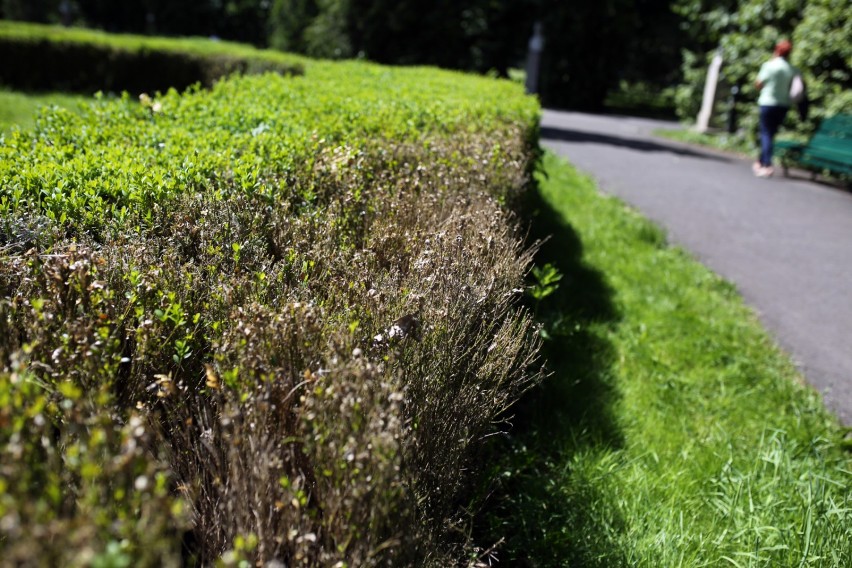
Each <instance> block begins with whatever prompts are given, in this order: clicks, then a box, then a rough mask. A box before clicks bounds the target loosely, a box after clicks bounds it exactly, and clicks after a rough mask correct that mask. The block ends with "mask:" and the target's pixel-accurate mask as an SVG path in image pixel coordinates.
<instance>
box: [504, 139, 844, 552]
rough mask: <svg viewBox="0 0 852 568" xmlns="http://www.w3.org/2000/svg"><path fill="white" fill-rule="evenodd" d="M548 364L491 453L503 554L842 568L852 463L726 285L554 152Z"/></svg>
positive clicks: (545, 216)
mask: <svg viewBox="0 0 852 568" xmlns="http://www.w3.org/2000/svg"><path fill="white" fill-rule="evenodd" d="M544 172H545V173H546V176H543V177H541V179H540V182H541V184H540V198H541V200H540V202H539V203H538V204H537V214H536V216H535V217H534V221H533V223H534V226H535V227H537V231H541V232H542V233H546V232H549V233H551V234H553V235H554V237H553V238H552V239H551V241H550V242H549V243H548V245H547V246H546V247H545V248H544V249H543V251H542V254H541V258H540V263H544V262H553V263H555V264H557V266H558V267H559V268H560V270H562V272H563V274H564V277H563V279H562V287H561V288H560V291H559V292H558V293H557V294H554V295H553V296H552V297H551V298H548V300H549V303H548V304H547V305H545V306H542V310H541V313H545V314H547V316H546V318H545V319H546V320H547V321H546V326H547V328H548V329H550V335H551V337H552V339H551V340H550V342H549V343H550V360H551V364H552V369H553V372H554V373H553V376H552V377H551V378H550V380H549V382H548V383H547V384H546V385H545V387H544V389H543V390H542V391H541V392H540V393H538V394H537V396H535V397H532V398H530V399H529V400H527V401H526V404H525V405H523V407H522V408H521V409H520V410H519V417H518V418H517V421H516V423H517V424H518V426H519V427H520V428H521V432H520V433H519V434H516V435H515V437H514V438H513V439H512V440H511V441H510V443H509V444H508V445H507V446H506V447H504V448H502V449H503V450H504V454H503V455H504V457H505V458H504V460H503V461H502V463H501V464H500V466H499V467H501V469H502V471H501V474H502V476H503V477H502V478H503V479H504V480H505V486H504V487H502V488H501V493H500V495H501V497H500V498H499V499H498V502H499V503H500V505H499V507H498V509H499V510H498V511H496V512H494V519H495V523H496V524H497V525H498V526H499V530H500V531H501V532H502V533H504V534H505V533H509V534H513V535H514V536H513V537H512V538H511V539H509V541H508V543H507V546H506V550H505V551H504V556H509V557H511V560H508V559H506V558H505V557H504V558H503V560H505V561H507V562H508V564H509V565H514V564H515V563H523V564H524V565H531V566H575V565H576V566H608V567H609V566H649V567H657V566H838V567H840V566H852V492H850V489H852V457H850V455H849V454H848V453H847V452H844V451H843V450H842V449H841V440H842V437H843V431H842V429H841V428H840V427H839V425H838V424H837V422H836V420H835V419H834V418H833V417H832V416H830V415H829V414H828V413H827V412H826V410H825V409H824V408H823V406H822V404H821V401H820V399H819V397H818V396H817V395H816V394H815V393H814V392H813V391H812V390H811V389H810V388H808V387H806V386H803V384H802V381H801V377H800V376H799V374H798V373H797V371H796V369H795V368H794V366H793V365H792V364H791V362H790V360H789V358H788V357H787V355H785V354H784V353H782V352H781V351H780V350H779V349H778V347H777V346H776V345H775V343H774V342H773V340H772V338H771V337H770V336H769V335H768V334H767V333H766V332H765V331H764V330H763V328H762V327H761V325H760V324H759V322H758V320H757V319H756V317H755V315H754V313H753V312H752V311H751V310H750V309H748V308H747V307H746V306H744V305H743V302H742V300H741V298H740V296H739V294H738V293H737V291H736V290H735V288H734V287H733V286H731V285H730V284H728V283H727V282H725V281H723V280H722V279H720V278H719V277H717V276H716V275H714V274H713V273H711V272H710V271H709V270H708V269H706V268H705V267H703V266H702V265H700V264H699V263H697V262H696V261H694V260H693V259H692V258H690V256H689V255H688V254H686V253H685V252H683V251H682V250H679V249H677V248H674V247H671V246H669V245H668V244H667V243H666V239H665V235H664V234H663V233H662V232H661V231H660V230H659V229H658V228H656V227H655V226H654V225H652V224H651V223H650V222H649V221H647V220H646V219H644V218H643V217H641V216H640V215H639V214H637V213H636V212H634V211H633V210H631V209H629V208H628V207H626V206H625V205H624V204H623V203H621V202H620V201H618V200H616V199H613V198H609V197H605V196H602V195H600V194H599V193H597V190H596V188H595V186H594V184H593V183H592V182H591V181H590V180H589V179H588V178H585V177H583V176H580V175H578V174H577V172H576V171H574V170H573V169H572V168H571V167H570V166H568V165H567V164H565V163H564V162H562V161H560V160H558V159H557V158H555V157H554V156H552V155H547V156H546V157H545V161H544Z"/></svg>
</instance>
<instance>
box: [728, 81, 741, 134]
mask: <svg viewBox="0 0 852 568" xmlns="http://www.w3.org/2000/svg"><path fill="white" fill-rule="evenodd" d="M739 94H740V86H739V85H734V86H733V87H731V96H730V97H729V98H728V133H730V134H734V133H735V132H736V131H737V98H738V95H739Z"/></svg>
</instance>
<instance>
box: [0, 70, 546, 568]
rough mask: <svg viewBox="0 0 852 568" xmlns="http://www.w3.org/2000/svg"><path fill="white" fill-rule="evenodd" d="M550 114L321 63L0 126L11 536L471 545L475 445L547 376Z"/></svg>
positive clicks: (1, 513)
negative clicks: (544, 161) (539, 236)
mask: <svg viewBox="0 0 852 568" xmlns="http://www.w3.org/2000/svg"><path fill="white" fill-rule="evenodd" d="M538 114H539V108H538V106H537V103H536V101H535V100H534V99H532V98H529V97H526V96H525V95H524V94H523V92H522V89H521V88H520V87H519V86H517V85H515V84H513V83H510V82H507V81H497V80H490V79H485V78H477V77H473V76H467V75H462V74H458V73H451V72H445V71H438V70H435V69H426V68H419V69H417V68H415V69H400V68H389V67H381V66H377V65H371V64H366V63H357V62H350V63H341V64H331V63H321V62H310V61H306V62H305V73H304V76H291V77H283V76H280V75H277V74H265V75H259V76H244V77H232V78H229V79H226V80H222V81H220V82H218V83H216V84H215V86H213V87H212V89H210V90H209V91H206V90H202V89H200V88H194V89H190V90H189V91H187V92H185V93H183V94H179V93H178V92H177V91H176V90H174V89H173V90H170V91H169V92H167V93H165V94H164V95H161V96H155V97H142V99H141V100H137V99H135V98H132V97H130V96H124V97H123V98H122V99H117V100H112V101H105V102H101V103H99V104H92V105H90V106H86V107H84V108H81V109H80V110H79V111H78V112H76V113H75V112H69V111H65V110H60V109H53V110H45V111H44V113H43V114H42V115H41V116H40V117H39V119H38V122H37V126H36V127H35V129H34V130H33V131H32V132H24V131H17V130H16V131H13V132H12V133H11V134H9V135H7V136H5V137H4V138H0V180H2V182H0V184H2V185H0V454H1V455H2V459H0V464H2V465H0V470H2V475H0V556H2V557H3V558H4V559H5V560H6V561H8V562H10V563H13V564H18V565H53V564H55V565H80V564H93V565H94V564H104V565H105V564H110V565H127V564H128V563H133V564H134V565H166V566H168V565H182V564H202V565H210V564H213V563H216V562H220V563H223V564H224V565H236V564H239V563H242V562H250V563H252V564H258V565H260V564H262V565H269V564H268V563H270V562H279V563H283V564H284V565H287V566H370V565H414V564H416V565H435V566H439V565H440V566H445V565H449V564H456V563H467V562H469V561H472V559H473V560H475V558H476V552H475V551H476V546H477V543H475V542H472V541H471V540H470V537H469V536H466V535H469V534H470V531H469V529H468V521H469V517H470V515H471V514H473V511H475V504H476V502H477V501H476V495H478V494H480V492H481V491H483V488H487V485H481V484H482V483H487V478H486V477H483V475H482V474H483V471H484V470H485V466H484V464H482V463H481V462H480V461H479V460H478V459H477V457H478V456H479V455H480V454H479V452H480V451H481V450H482V448H483V445H484V443H485V440H486V439H487V438H488V437H489V436H490V435H492V434H494V433H497V432H500V431H502V430H503V429H504V428H505V424H503V422H502V421H503V420H504V419H505V412H506V410H507V409H508V408H509V406H510V405H511V404H512V403H513V401H515V400H516V399H517V398H518V397H519V396H520V394H521V393H522V392H524V391H525V390H526V389H527V388H529V387H530V386H532V385H533V384H535V382H536V381H537V380H538V379H539V378H540V371H539V365H538V363H537V353H538V348H539V344H538V341H537V339H536V338H537V334H536V333H535V330H534V329H533V327H532V323H531V317H530V315H529V314H528V313H527V311H526V310H525V309H524V308H523V305H522V302H521V298H522V296H523V289H524V277H525V274H526V272H527V270H528V268H529V263H530V257H531V254H532V251H531V250H530V249H529V248H528V247H527V246H526V245H525V244H524V241H523V239H522V234H523V233H522V231H520V230H519V227H518V226H517V224H516V222H515V221H514V216H513V214H512V208H513V204H515V203H517V202H518V201H519V200H520V199H521V198H522V197H523V195H524V191H525V189H526V188H527V186H528V184H529V183H530V175H531V171H532V169H533V168H534V166H535V163H536V158H537V153H536V148H537V144H536V139H537V128H538V126H537V125H538ZM484 544H486V545H490V544H492V543H484Z"/></svg>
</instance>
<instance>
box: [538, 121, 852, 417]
mask: <svg viewBox="0 0 852 568" xmlns="http://www.w3.org/2000/svg"><path fill="white" fill-rule="evenodd" d="M657 128H677V125H676V124H674V123H668V122H661V121H654V120H647V119H638V118H626V117H606V116H597V115H587V114H580V113H572V112H556V111H545V112H544V116H543V119H542V139H543V144H544V146H546V147H547V148H549V149H551V150H553V151H555V152H556V153H557V154H559V155H561V156H564V157H566V158H567V159H568V160H569V161H571V163H573V164H574V165H575V166H576V167H577V168H579V169H580V170H583V171H585V172H586V173H588V174H590V175H591V176H593V177H594V178H595V179H596V180H597V181H598V183H599V185H600V187H601V189H602V190H603V191H604V192H606V193H609V194H612V195H616V196H618V197H620V198H621V199H623V200H624V201H626V202H627V203H630V204H631V205H633V206H635V207H636V208H637V209H639V210H640V211H642V212H643V213H644V214H645V215H646V216H647V217H649V218H651V219H653V220H654V221H656V222H657V223H659V224H660V225H661V226H663V227H665V228H666V230H667V231H668V233H669V238H670V240H671V241H672V242H674V243H676V244H678V245H681V246H683V247H684V248H685V249H687V250H689V251H691V252H692V253H693V254H694V255H695V256H696V257H697V258H698V259H699V260H700V261H701V262H703V263H704V264H705V265H706V266H708V267H710V268H711V269H713V270H714V271H715V272H716V273H718V274H720V275H721V276H723V277H725V278H726V279H728V280H729V281H731V282H733V283H734V284H735V285H736V286H737V288H738V289H739V291H740V292H741V294H742V295H743V296H744V298H745V300H746V302H748V303H749V304H750V305H751V306H752V307H753V308H754V309H755V310H756V311H757V313H758V314H759V315H760V318H761V320H762V321H763V323H764V324H765V325H766V327H767V328H768V329H769V330H770V331H771V332H773V333H774V334H775V337H776V338H777V339H778V342H779V343H780V344H781V345H782V346H783V347H784V348H785V349H786V350H787V351H789V352H790V353H791V354H792V356H793V359H794V360H795V361H796V363H797V364H798V365H799V367H800V369H801V370H802V371H803V373H804V374H805V376H806V378H807V379H808V381H809V382H810V383H811V384H812V385H814V386H815V387H816V388H817V389H818V390H819V391H820V392H821V393H822V394H823V397H824V399H825V403H826V405H827V406H828V408H829V409H831V410H832V411H834V412H835V413H837V415H838V416H839V417H840V419H841V421H842V422H843V423H845V424H846V425H852V192H849V191H844V190H841V189H836V188H833V187H829V186H826V185H821V184H818V183H813V182H810V181H809V180H808V179H807V176H802V177H801V178H799V179H785V178H783V177H780V176H779V177H775V178H772V179H758V178H755V177H753V175H752V173H751V163H750V161H747V160H743V159H740V158H737V157H734V156H731V155H728V154H722V153H718V152H714V151H711V150H706V151H705V150H702V149H697V148H695V147H692V146H685V145H682V144H679V143H676V142H672V141H669V140H666V139H663V138H657V137H654V136H653V135H652V131H653V130H654V129H657Z"/></svg>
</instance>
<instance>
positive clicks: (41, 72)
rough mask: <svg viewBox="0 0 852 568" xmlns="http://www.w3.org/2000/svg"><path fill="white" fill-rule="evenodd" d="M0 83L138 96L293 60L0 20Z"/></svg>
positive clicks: (281, 66)
mask: <svg viewBox="0 0 852 568" xmlns="http://www.w3.org/2000/svg"><path fill="white" fill-rule="evenodd" d="M0 59H2V60H3V62H4V63H3V66H2V67H0V84H3V85H6V86H8V87H12V88H15V89H23V90H63V91H73V92H84V93H94V92H96V91H104V92H116V93H119V92H121V91H130V92H133V93H136V94H139V93H141V92H145V91H147V92H155V91H166V90H168V89H169V88H176V89H178V90H184V89H186V88H187V87H189V86H191V85H193V84H195V83H200V84H201V85H202V86H205V87H210V86H211V85H212V84H213V83H214V81H216V80H217V79H219V78H221V77H224V76H227V75H231V74H234V73H239V74H246V73H249V74H251V73H263V72H267V71H274V72H278V73H282V74H299V73H301V72H302V70H303V66H302V64H301V63H300V60H299V59H298V58H296V57H293V56H289V55H285V54H282V53H277V52H273V51H261V50H256V49H254V48H251V47H249V46H243V45H239V44H233V43H228V42H218V41H212V40H205V39H198V38H196V39H165V38H149V37H144V36H133V35H113V34H105V33H100V32H95V31H91V30H83V29H66V28H61V27H56V26H44V25H39V24H22V23H17V22H3V21H0Z"/></svg>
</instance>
